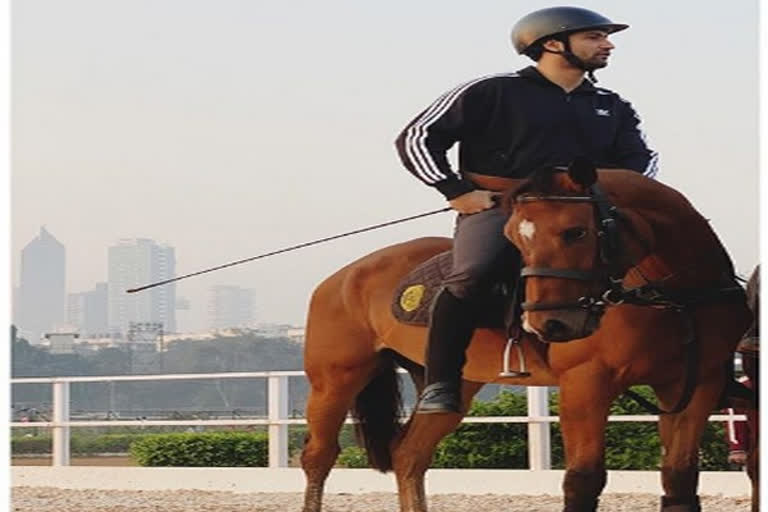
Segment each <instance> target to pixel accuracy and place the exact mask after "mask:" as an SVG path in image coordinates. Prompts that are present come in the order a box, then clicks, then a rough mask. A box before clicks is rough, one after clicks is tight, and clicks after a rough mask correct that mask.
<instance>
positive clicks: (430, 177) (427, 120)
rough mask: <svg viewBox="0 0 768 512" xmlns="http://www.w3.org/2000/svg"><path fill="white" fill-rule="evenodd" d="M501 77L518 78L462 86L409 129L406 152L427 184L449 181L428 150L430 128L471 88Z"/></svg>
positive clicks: (443, 98)
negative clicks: (427, 141) (504, 78)
mask: <svg viewBox="0 0 768 512" xmlns="http://www.w3.org/2000/svg"><path fill="white" fill-rule="evenodd" d="M501 76H518V74H517V73H501V74H496V75H489V76H484V77H481V78H477V79H475V80H472V81H470V82H466V83H464V84H461V85H459V86H458V87H456V88H454V89H452V90H450V91H448V92H447V93H445V94H443V95H442V96H440V97H439V98H438V99H437V100H435V101H434V102H433V103H432V104H431V105H430V106H429V108H427V110H425V111H424V113H423V114H422V115H421V116H420V117H419V118H418V119H416V120H415V121H414V123H413V124H412V125H411V126H410V127H409V128H408V132H407V134H406V139H405V152H406V155H407V156H408V158H409V159H410V161H411V164H413V167H414V169H415V170H416V173H417V174H418V176H419V177H420V178H421V179H423V180H424V181H425V182H426V183H429V184H433V183H436V182H438V181H442V180H445V179H448V176H446V175H445V173H443V172H442V171H440V169H439V168H438V166H437V164H436V163H435V161H434V159H433V158H432V155H430V153H429V149H428V148H427V145H426V139H427V135H428V133H427V130H428V129H429V127H430V126H431V125H432V124H434V123H435V122H436V121H437V120H438V119H440V116H442V115H443V114H445V113H446V112H447V111H448V110H449V109H450V108H451V106H452V105H453V104H454V103H455V102H456V100H457V99H458V98H459V97H460V96H461V94H462V93H463V92H464V91H466V90H467V89H469V88H470V87H471V86H473V85H475V84H476V83H479V82H482V81H484V80H488V79H490V78H495V77H501Z"/></svg>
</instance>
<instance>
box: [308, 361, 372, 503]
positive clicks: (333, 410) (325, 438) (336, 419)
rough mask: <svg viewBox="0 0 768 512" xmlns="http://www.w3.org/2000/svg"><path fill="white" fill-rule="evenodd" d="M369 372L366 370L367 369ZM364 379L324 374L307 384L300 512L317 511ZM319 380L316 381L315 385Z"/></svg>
mask: <svg viewBox="0 0 768 512" xmlns="http://www.w3.org/2000/svg"><path fill="white" fill-rule="evenodd" d="M368 371H370V370H368ZM367 379H368V375H367V373H362V372H361V373H360V374H357V375H353V374H351V373H350V372H346V373H344V372H342V374H341V375H339V374H336V375H335V376H331V372H328V373H327V374H324V375H323V377H322V378H321V379H316V380H315V381H314V382H312V383H311V389H310V393H309V398H308V400H307V428H308V432H307V437H306V440H305V444H304V449H303V450H302V452H301V467H302V468H303V469H304V474H305V476H306V479H307V485H306V489H305V492H304V512H319V511H320V508H321V505H322V498H323V487H324V485H325V480H326V478H327V477H328V473H329V472H330V470H331V468H332V467H333V465H334V463H335V462H336V458H337V457H338V455H339V451H340V449H339V431H340V430H341V427H342V425H343V424H344V420H345V419H346V417H347V413H348V411H349V410H350V409H351V408H352V406H353V405H354V401H355V395H357V393H358V392H359V391H360V389H362V388H363V387H364V386H365V384H366V381H367ZM318 380H319V382H318Z"/></svg>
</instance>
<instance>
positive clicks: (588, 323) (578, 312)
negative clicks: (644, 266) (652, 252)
mask: <svg viewBox="0 0 768 512" xmlns="http://www.w3.org/2000/svg"><path fill="white" fill-rule="evenodd" d="M507 205H508V206H509V207H510V208H511V209H512V214H511V216H510V218H509V220H508V222H507V224H506V226H505V228H504V233H505V235H506V236H507V238H509V239H510V240H511V241H512V242H513V243H514V244H515V245H516V246H517V247H518V249H519V250H520V252H521V254H522V257H523V262H524V264H525V267H524V268H523V270H522V272H521V275H522V277H523V278H524V279H525V302H524V303H523V328H524V329H525V330H526V331H528V332H531V333H534V334H536V335H537V336H538V337H539V338H540V339H541V340H542V341H570V340H573V339H578V338H584V337H587V336H589V335H590V334H592V333H593V332H594V331H595V330H596V329H597V328H598V326H599V323H600V318H601V317H602V314H603V312H604V307H605V305H606V304H608V303H610V302H611V298H612V292H613V291H616V290H617V286H620V284H618V283H617V279H619V278H620V277H621V275H622V274H623V272H621V273H619V272H620V271H619V269H618V268H617V267H618V262H617V258H618V255H617V251H618V247H619V245H620V244H619V241H618V232H617V230H618V228H617V226H616V215H617V214H616V210H615V208H613V206H612V205H611V204H610V203H609V202H608V201H607V198H606V197H605V196H604V195H603V194H602V192H601V190H600V188H599V187H598V185H597V171H596V169H595V167H594V165H593V164H592V163H591V162H587V161H581V160H577V161H575V162H574V163H572V164H571V166H570V167H569V169H568V172H567V173H566V172H561V171H559V170H557V169H554V170H549V171H548V172H540V173H537V174H536V175H535V176H534V177H533V178H531V179H530V180H528V181H527V182H525V183H524V184H523V185H522V186H521V187H519V188H518V189H517V190H515V191H513V192H512V193H511V194H510V195H508V196H507ZM624 270H625V269H624Z"/></svg>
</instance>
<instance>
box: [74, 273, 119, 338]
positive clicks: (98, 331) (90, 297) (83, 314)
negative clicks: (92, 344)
mask: <svg viewBox="0 0 768 512" xmlns="http://www.w3.org/2000/svg"><path fill="white" fill-rule="evenodd" d="M107 296H108V295H107V283H96V287H95V288H94V289H93V290H89V291H87V292H79V293H70V294H69V295H68V296H67V323H68V324H69V325H71V326H72V327H74V328H76V329H77V331H78V332H79V333H80V336H81V337H101V336H106V335H107V333H108V332H109V324H108V323H107V318H108V314H107Z"/></svg>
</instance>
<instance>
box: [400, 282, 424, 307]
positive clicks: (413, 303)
mask: <svg viewBox="0 0 768 512" xmlns="http://www.w3.org/2000/svg"><path fill="white" fill-rule="evenodd" d="M424 290H426V288H425V287H424V285H423V284H414V285H413V286H409V287H408V288H406V289H405V290H403V294H402V295H400V307H401V308H403V311H407V312H408V313H410V312H411V311H415V310H416V309H418V307H419V306H420V305H421V299H422V298H424Z"/></svg>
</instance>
